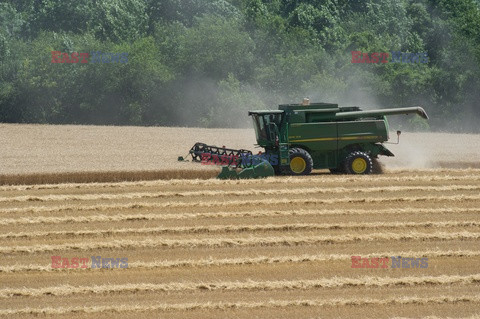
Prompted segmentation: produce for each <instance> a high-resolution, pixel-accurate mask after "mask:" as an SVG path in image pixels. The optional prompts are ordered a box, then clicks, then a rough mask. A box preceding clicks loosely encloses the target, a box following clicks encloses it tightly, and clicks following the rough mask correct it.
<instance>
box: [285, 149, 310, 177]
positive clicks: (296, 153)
mask: <svg viewBox="0 0 480 319" xmlns="http://www.w3.org/2000/svg"><path fill="white" fill-rule="evenodd" d="M312 168H313V160H312V157H311V156H310V154H308V152H307V151H305V150H304V149H301V148H292V149H290V166H289V167H288V169H287V174H289V175H308V174H310V173H311V172H312Z"/></svg>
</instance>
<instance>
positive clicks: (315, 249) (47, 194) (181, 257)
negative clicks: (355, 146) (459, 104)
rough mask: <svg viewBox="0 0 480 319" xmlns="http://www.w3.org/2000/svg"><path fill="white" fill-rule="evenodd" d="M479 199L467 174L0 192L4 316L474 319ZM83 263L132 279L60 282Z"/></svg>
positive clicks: (77, 274)
mask: <svg viewBox="0 0 480 319" xmlns="http://www.w3.org/2000/svg"><path fill="white" fill-rule="evenodd" d="M479 190H480V170H472V169H471V170H428V171H414V172H410V173H409V172H406V171H405V172H404V171H399V172H398V173H393V172H391V173H387V174H385V175H372V176H337V175H316V176H309V177H305V178H302V177H299V178H292V177H277V178H270V179H266V180H241V181H219V180H172V181H143V182H138V181H137V182H121V183H100V184H58V185H53V184H51V185H48V184H45V185H24V186H2V187H0V230H1V231H0V260H1V261H0V282H2V286H1V287H0V299H1V300H2V302H1V303H0V304H1V306H0V316H2V317H6V318H7V317H8V318H26V317H36V316H39V315H48V316H53V317H59V318H63V317H72V316H75V317H79V318H88V317H90V316H91V315H92V314H98V315H100V314H102V315H104V316H105V317H114V316H115V317H118V318H127V317H129V316H132V315H136V316H140V317H147V316H148V317H168V318H211V317H215V316H217V317H218V316H219V317H244V318H247V317H262V318H277V317H282V316H283V317H292V318H293V317H295V318H304V317H318V315H319V314H320V313H321V314H322V316H325V317H335V316H338V317H353V316H356V315H358V314H359V311H360V313H361V314H372V315H373V314H385V313H391V311H395V315H396V316H400V317H408V316H409V315H411V314H412V313H420V314H421V315H422V316H424V317H428V316H430V317H431V318H446V317H453V316H454V317H464V318H475V317H476V316H478V315H479V311H478V309H480V298H479V297H478V296H479V295H480V272H479V271H478V264H479V263H480V249H479V247H480V245H479V244H480V229H479V227H480V195H479ZM52 256H61V257H62V259H61V260H62V261H61V266H60V268H53V267H52V265H51V262H52V259H51V257H52ZM92 256H101V257H105V258H128V267H127V268H125V269H122V268H113V269H102V268H100V269H98V268H92V267H91V266H90V263H89V264H88V267H87V268H69V263H68V262H69V261H71V260H72V258H79V257H86V258H91V257H92ZM352 256H360V257H362V258H364V259H366V260H367V262H366V264H367V265H368V260H370V259H371V258H381V257H388V258H391V257H392V256H402V257H406V258H427V259H428V267H426V268H411V267H409V268H403V266H402V268H397V269H393V268H392V267H391V265H390V264H391V262H389V264H388V267H387V268H385V269H380V268H378V269H377V268H375V267H370V268H367V267H366V268H356V269H355V268H352V267H351V265H352V261H351V257H352ZM65 260H66V261H65Z"/></svg>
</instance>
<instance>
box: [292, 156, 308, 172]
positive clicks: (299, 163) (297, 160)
mask: <svg viewBox="0 0 480 319" xmlns="http://www.w3.org/2000/svg"><path fill="white" fill-rule="evenodd" d="M305 168H307V162H305V160H304V159H303V158H301V157H294V158H292V159H291V160H290V169H291V170H292V172H294V173H295V174H301V173H302V172H303V171H304V170H305Z"/></svg>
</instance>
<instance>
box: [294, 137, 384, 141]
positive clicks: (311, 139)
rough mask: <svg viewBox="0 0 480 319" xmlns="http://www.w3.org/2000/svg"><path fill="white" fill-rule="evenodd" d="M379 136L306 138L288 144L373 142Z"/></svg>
mask: <svg viewBox="0 0 480 319" xmlns="http://www.w3.org/2000/svg"><path fill="white" fill-rule="evenodd" d="M380 137H381V136H344V137H322V138H308V139H304V140H290V142H320V141H337V140H338V141H351V140H373V139H377V138H380Z"/></svg>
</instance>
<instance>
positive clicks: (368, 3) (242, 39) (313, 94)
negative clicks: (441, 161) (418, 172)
mask: <svg viewBox="0 0 480 319" xmlns="http://www.w3.org/2000/svg"><path fill="white" fill-rule="evenodd" d="M52 51H61V52H65V53H68V54H71V53H73V52H87V53H90V54H91V53H93V52H103V53H122V52H125V53H128V62H127V63H85V64H82V63H52V62H51V52H52ZM351 51H361V52H368V53H373V52H389V53H391V52H392V51H402V52H427V53H428V57H429V61H428V63H414V64H408V63H379V64H369V63H360V64H358V63H355V64H353V63H351V59H352V56H351ZM390 60H391V58H390ZM479 74H480V4H479V1H478V0H456V1H450V0H415V1H414V0H400V1H397V0H348V1H347V0H322V1H313V0H285V1H282V0H165V1H155V0H101V1H100V0H76V1H72V0H64V1H54V0H42V1H37V0H0V122H35V123H80V124H125V125H192V126H206V127H221V126H223V127H240V126H247V127H248V126H249V125H250V124H249V119H248V117H247V115H246V111H247V110H249V109H255V108H275V107H276V105H277V104H279V103H293V102H296V101H300V100H301V99H302V98H303V97H305V96H308V97H310V98H311V99H312V100H323V101H326V102H339V103H341V104H349V105H351V104H357V105H360V106H364V107H399V106H410V105H423V106H424V107H425V108H426V109H427V111H428V113H429V114H430V116H431V120H430V121H429V122H428V123H425V122H423V121H419V120H406V121H404V122H399V123H397V124H398V125H402V126H404V127H408V128H411V129H419V130H426V129H433V130H435V129H442V130H445V129H446V130H449V131H462V130H463V131H476V132H479V131H480V126H479V125H478V124H477V123H478V122H479V120H480V108H479V107H478V101H480V76H479Z"/></svg>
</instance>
